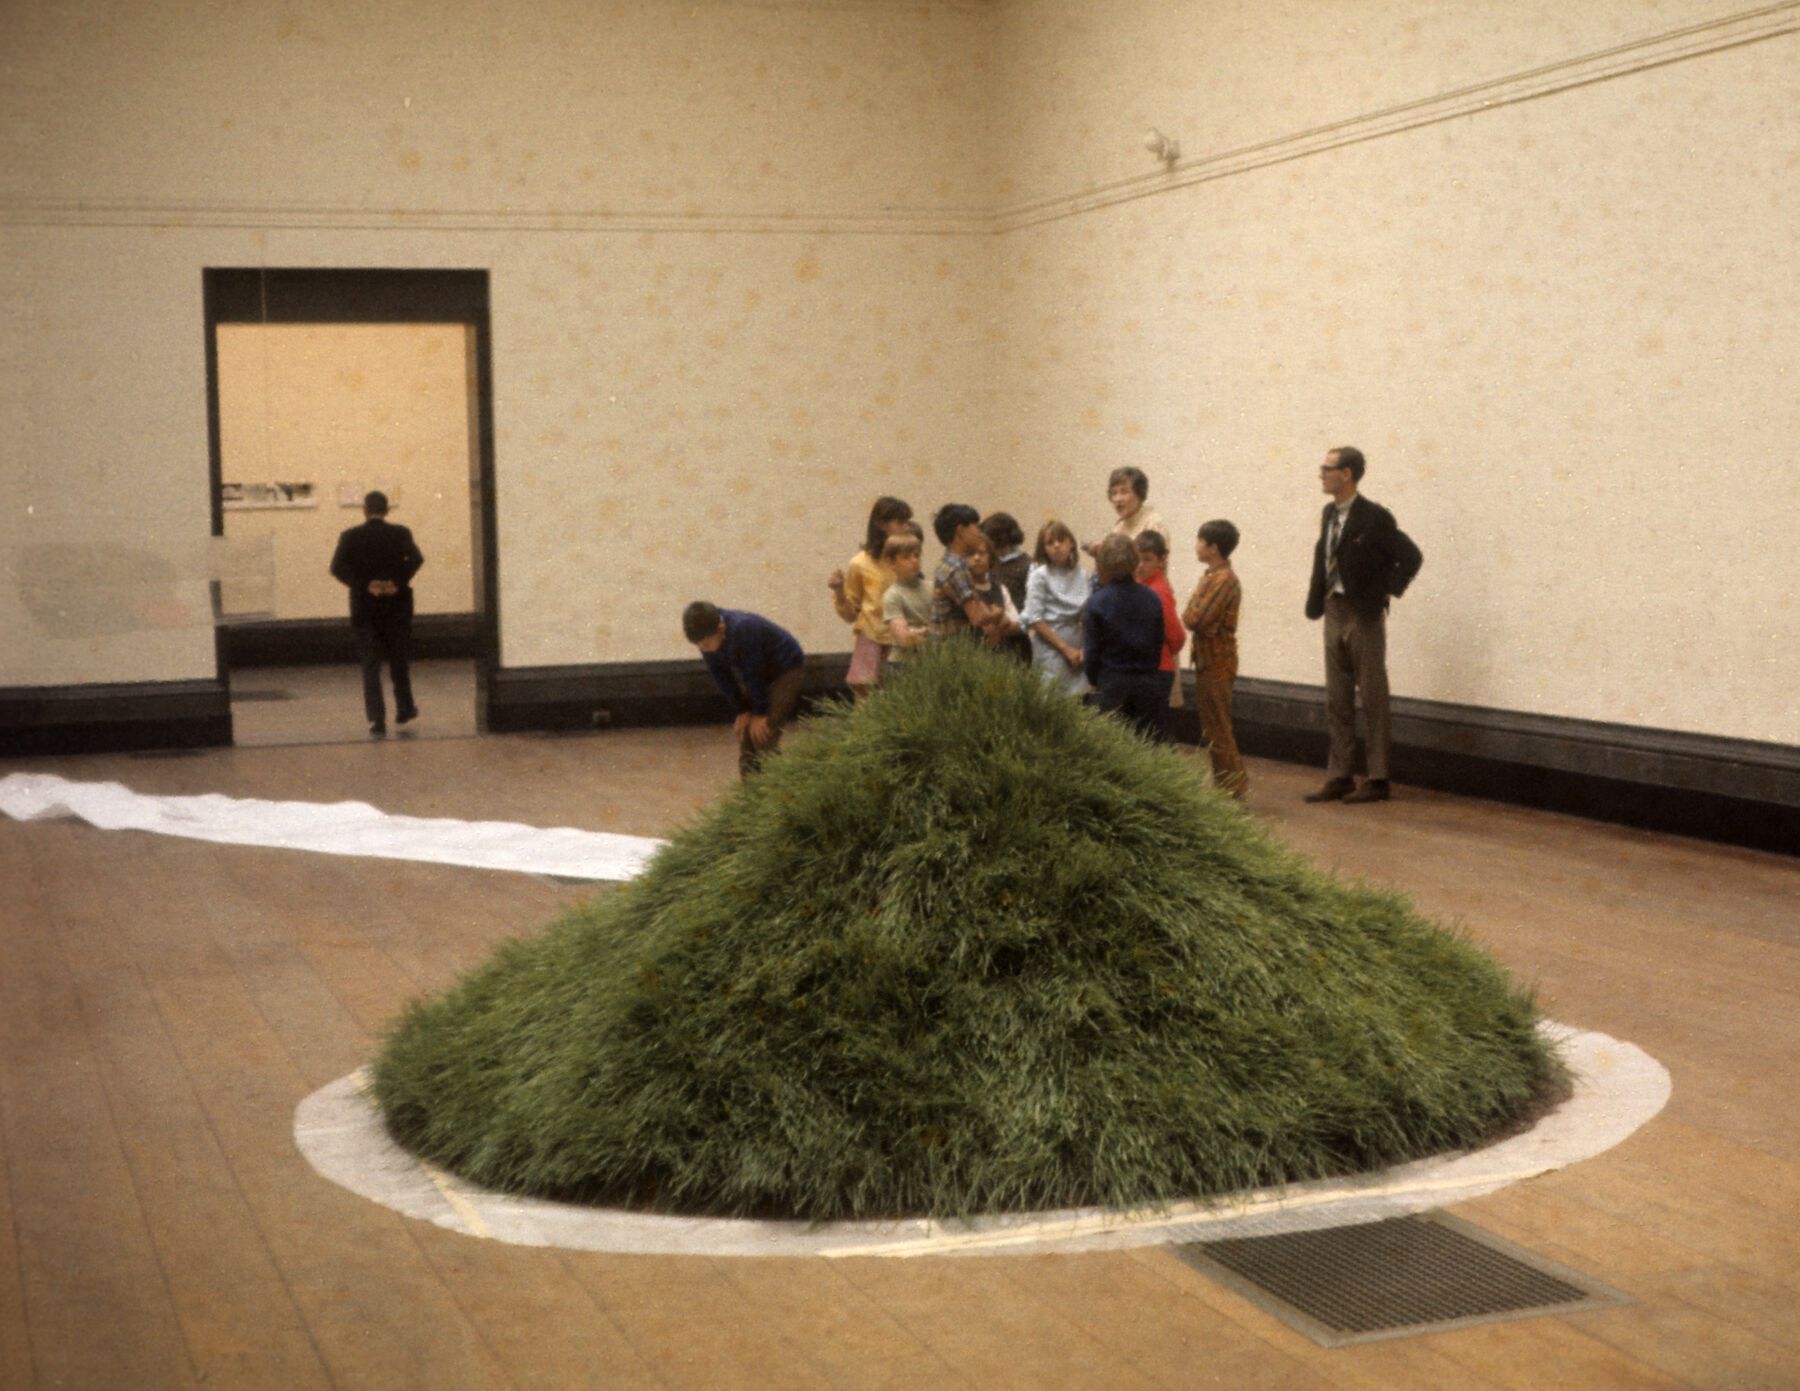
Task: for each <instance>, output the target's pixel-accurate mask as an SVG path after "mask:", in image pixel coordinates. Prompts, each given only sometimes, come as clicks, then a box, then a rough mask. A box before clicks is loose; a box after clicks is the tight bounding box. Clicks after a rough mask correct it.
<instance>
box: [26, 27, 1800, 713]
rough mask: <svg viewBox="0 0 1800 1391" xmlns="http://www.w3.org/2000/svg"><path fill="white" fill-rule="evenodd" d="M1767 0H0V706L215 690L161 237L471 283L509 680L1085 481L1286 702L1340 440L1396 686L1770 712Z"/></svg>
mask: <svg viewBox="0 0 1800 1391" xmlns="http://www.w3.org/2000/svg"><path fill="white" fill-rule="evenodd" d="M1794 12H1795V6H1793V5H1791V4H1778V5H1774V6H1763V7H1760V8H1756V9H1747V8H1745V9H1741V10H1740V8H1739V7H1734V6H1731V5H1728V4H1720V3H1712V0H1630V3H1626V2H1625V0H1617V3H1610V2H1609V3H1599V4H1593V5H1582V6H1566V5H1558V6H1552V5H1548V4H1535V3H1533V4H1526V5H1518V6H1509V7H1508V9H1507V11H1506V21H1505V23H1504V24H1496V23H1495V19H1494V13H1493V11H1492V9H1491V7H1488V6H1483V5H1478V4H1475V3H1473V0H1455V2H1454V3H1432V4H1427V3H1425V2H1424V0H1367V3H1364V2H1363V0H1344V3H1336V4H1330V5H1320V4H1317V3H1314V0H1275V2H1274V3H1251V0H1217V2H1216V3H1207V4H1197V3H1179V2H1178V0H1160V3H1150V0H1010V2H1009V3H984V2H981V0H968V3H955V2H954V0H940V2H939V3H901V0H892V3H889V0H837V2H836V3H826V2H823V0H822V2H821V3H793V4H784V3H750V2H749V0H706V2H705V3H698V4H695V3H679V4H677V3H672V2H670V3H665V2H664V0H619V2H618V3H614V4H608V5H599V6H596V5H573V4H558V3H552V2H551V0H535V3H531V4H527V5H507V6H502V5H500V4H498V3H473V2H472V0H471V3H463V4H457V5H452V6H447V7H442V8H441V9H440V10H438V11H436V12H431V13H426V12H422V11H418V10H417V9H416V7H413V6H410V5H403V4H401V3H399V0H382V2H381V3H374V4H370V5H365V6H362V7H359V8H357V9H356V10H354V11H350V10H309V11H305V12H299V11H295V10H293V9H292V8H291V7H289V6H286V5H282V4H279V3H277V2H276V0H253V2H252V3H246V4H241V5H234V6H231V7H226V8H224V9H220V10H218V11H217V12H214V11H211V10H208V11H205V12H202V11H200V10H198V9H196V7H193V6H191V5H187V4H184V3H178V0H160V3H150V4H145V5H141V6H133V7H120V6H114V5H110V4H103V3H100V0H68V3H63V4H58V5H55V6H49V5H35V6H7V7H0V51H4V52H5V53H6V54H7V55H8V57H7V62H8V82H7V83H6V84H5V85H4V87H0V127H3V128H4V129H6V130H7V132H8V137H9V140H10V141H11V143H10V145H9V149H8V158H7V159H6V160H5V161H3V162H0V289H3V290H4V294H3V296H0V300H3V307H0V316H3V317H0V328H4V329H5V330H6V332H5V333H3V334H0V355H4V363H3V364H0V365H3V366H4V369H5V370H4V372H0V383H3V386H0V439H4V440H5V441H6V444H5V446H4V448H5V449H6V450H7V451H8V457H7V458H6V460H5V462H4V467H3V468H0V481H3V483H4V487H5V489H6V495H5V503H6V505H5V506H4V507H3V508H0V517H3V518H4V520H3V521H0V528H4V530H0V547H3V548H4V555H5V557H6V562H7V571H8V577H9V579H8V582H7V583H5V584H0V630H4V631H5V632H6V633H7V634H8V635H9V638H10V637H11V635H12V634H15V633H18V634H23V635H24V637H23V640H20V641H11V640H9V641H8V642H6V643H4V644H0V686H28V685H33V684H55V683H93V682H121V681H147V680H173V679H181V678H189V677H198V676H207V675H210V674H211V673H212V670H213V660H214V659H213V645H212V636H211V620H210V613H209V609H208V605H209V600H208V596H207V593H206V579H207V577H208V575H209V574H210V573H212V572H214V570H215V569H216V566H217V564H218V557H217V555H216V548H214V547H212V545H211V542H210V538H209V536H208V529H209V528H208V508H209V497H208V481H207V456H206V438H207V422H206V399H207V397H206V381H205V369H204V357H203V341H202V323H203V318H202V304H201V271H202V269H203V268H205V267H209V266H259V265H262V266H277V267H307V266H354V267H417V268H479V269H484V270H486V271H487V272H488V273H489V282H490V304H491V327H492V348H493V380H494V400H493V406H494V422H495V467H496V524H497V532H498V536H499V565H498V571H499V574H498V583H499V595H500V643H501V653H500V656H501V660H502V661H503V662H504V663H505V664H506V665H508V666H510V667H534V666H560V665H582V664H589V663H619V662H637V661H647V660H663V659H671V658H685V657H687V656H689V655H690V653H689V650H688V649H687V648H686V647H685V645H684V644H683V643H682V642H681V640H680V637H679V633H678V631H677V626H676V622H675V615H676V613H677V611H678V609H679V607H680V605H681V604H682V603H683V602H685V600H687V599H688V598H690V597H694V596H696V595H706V596H709V597H713V598H715V599H717V600H719V601H721V602H724V603H728V604H730V603H742V604H746V605H748V606H751V607H757V608H760V609H762V610H763V611H765V612H769V613H771V614H774V615H777V616H778V617H780V618H782V619H783V620H784V621H786V622H787V623H788V624H789V626H791V627H792V628H793V629H794V631H795V632H796V633H797V634H799V636H800V637H801V639H802V641H803V642H804V643H806V644H807V645H808V646H809V647H810V648H813V649H814V650H820V651H830V650H834V649H836V650H841V649H842V648H844V647H846V646H847V633H846V632H845V630H844V629H843V627H842V625H841V624H840V623H839V622H838V620H837V619H836V618H835V616H834V615H833V614H832V613H831V611H830V609H829V607H828V606H827V604H826V602H825V598H826V596H825V592H824V588H823V577H824V574H825V573H826V571H828V570H829V569H830V568H832V567H833V566H835V565H838V564H840V563H841V562H842V561H843V559H844V558H845V557H846V556H847V555H848V553H849V551H850V550H851V548H852V547H853V546H854V545H855V543H856V539H857V536H858V534H859V531H860V527H861V522H862V518H863V516H864V515H865V513H866V510H867V507H868V504H869V501H870V500H871V499H872V497H873V496H874V495H875V494H876V493H878V492H883V491H894V492H898V493H900V494H901V495H903V496H906V497H909V498H910V499H912V500H913V501H914V502H915V503H916V504H918V505H919V506H920V507H921V508H922V509H924V508H927V507H929V506H932V505H935V504H936V503H938V502H941V501H944V500H946V499H948V498H956V499H959V500H966V501H970V502H973V503H975V504H976V505H978V506H982V507H984V508H986V507H995V506H1004V507H1008V508H1010V509H1012V510H1014V511H1015V512H1017V513H1018V514H1019V516H1020V518H1021V520H1022V521H1024V522H1025V523H1026V524H1027V526H1033V525H1035V524H1036V523H1037V522H1038V521H1040V520H1041V519H1042V518H1043V516H1044V515H1046V514H1048V513H1056V514H1059V515H1063V516H1066V517H1068V518H1069V519H1070V520H1071V521H1072V522H1074V523H1075V524H1076V527H1077V529H1078V530H1079V531H1081V532H1082V533H1083V534H1084V535H1089V534H1093V533H1094V532H1096V531H1097V530H1098V529H1100V528H1101V527H1103V526H1104V525H1105V524H1106V523H1107V521H1108V520H1109V514H1108V512H1107V509H1106V506H1105V501H1104V496H1103V493H1104V480H1105V475H1106V472H1107V471H1108V470H1109V469H1110V468H1112V467H1113V466H1115V465H1117V464H1121V463H1131V464H1137V465H1140V466H1141V467H1143V468H1145V469H1146V471H1147V472H1148V473H1149V474H1150V475H1151V478H1152V482H1153V491H1152V498H1151V501H1152V503H1153V504H1154V505H1156V506H1158V507H1159V508H1160V510H1162V511H1163V513H1164V514H1165V516H1167V517H1168V518H1169V520H1170V522H1171V523H1172V526H1173V529H1174V530H1176V531H1177V533H1178V535H1179V536H1180V539H1179V540H1178V541H1177V547H1178V549H1177V555H1178V557H1179V563H1178V566H1177V570H1176V576H1175V578H1176V582H1177V585H1178V587H1185V586H1186V585H1187V584H1189V583H1191V582H1192V580H1193V578H1194V570H1195V567H1194V565H1193V562H1192V560H1191V558H1189V557H1190V555H1191V552H1190V551H1189V550H1188V549H1187V546H1188V545H1189V544H1190V541H1189V538H1191V532H1192V529H1193V527H1194V525H1195V524H1196V523H1197V522H1198V521H1199V520H1201V519H1202V518H1203V517H1205V516H1211V515H1226V516H1230V517H1232V518H1233V519H1234V520H1236V521H1237V522H1238V523H1239V524H1240V526H1241V527H1242V528H1243V530H1244V533H1245V537H1246V539H1245V542H1244V547H1243V550H1242V552H1241V553H1240V558H1239V567H1240V570H1241V572H1242V574H1243V576H1244V579H1245V582H1246V587H1247V590H1248V593H1249V600H1248V605H1247V608H1246V614H1245V620H1244V631H1243V635H1242V636H1243V643H1244V654H1245V655H1244V668H1245V673H1246V675H1248V676H1252V677H1263V678H1269V679H1274V680H1288V681H1295V682H1316V681H1317V680H1318V679H1319V674H1318V656H1317V631H1316V629H1314V628H1313V627H1311V626H1310V625H1308V624H1306V623H1305V622H1304V620H1303V619H1302V618H1300V616H1299V614H1300V602H1301V597H1302V593H1303V585H1304V582H1305V577H1306V576H1305V567H1306V554H1307V548H1308V546H1309V544H1310V541H1311V538H1312V535H1313V531H1314V528H1315V527H1316V524H1317V516H1318V507H1319V504H1320V501H1321V499H1320V497H1319V495H1318V492H1317V481H1316V472H1315V471H1316V468H1317V464H1318V461H1319V458H1320V456H1321V455H1322V454H1323V452H1324V450H1325V449H1326V448H1327V447H1329V446H1331V445H1334V444H1338V443H1346V442H1354V443H1357V444H1360V445H1361V446H1362V447H1363V448H1364V449H1365V450H1366V451H1367V452H1368V454H1369V458H1370V461H1371V472H1370V476H1369V479H1368V482H1367V491H1368V492H1369V493H1370V495H1371V496H1373V497H1375V498H1376V499H1377V500H1380V501H1382V502H1385V503H1387V504H1388V505H1390V506H1392V507H1393V508H1394V509H1395V510H1396V512H1397V513H1398V514H1399V516H1400V518H1401V521H1402V523H1403V524H1404V525H1405V526H1406V527H1407V528H1408V529H1409V531H1411V532H1412V533H1413V535H1414V536H1415V537H1417V539H1418V540H1419V541H1420V543H1421V544H1422V546H1423V547H1424V549H1425V552H1426V555H1427V563H1426V569H1425V572H1424V574H1423V575H1422V576H1421V578H1420V580H1419V582H1418V585H1417V586H1416V587H1415V589H1414V590H1413V592H1411V593H1409V594H1408V596H1407V597H1406V598H1405V599H1404V600H1402V601H1401V603H1400V604H1399V605H1398V606H1397V609H1396V613H1395V617H1394V620H1393V640H1392V644H1391V645H1392V652H1393V670H1394V678H1395V685H1396V689H1397V690H1399V691H1400V692H1402V693H1403V694H1407V695H1412V696H1419V697H1425V698H1429V699H1435V700H1442V701H1453V702H1465V703H1469V704H1473V705H1479V706H1485V707H1491V708H1495V709H1503V710H1517V711H1523V712H1530V713H1535V714H1542V715H1552V716H1575V717H1586V718H1592V719H1598V720H1607V721H1618V722H1623V723H1627V724H1639V725H1644V726H1650V727H1660V728H1671V729H1676V730H1688V731H1694V732H1699V733H1707V734H1717V735H1735V736H1741V737H1744V738H1751V739H1763V740H1776V741H1792V740H1794V739H1796V738H1797V737H1800V712H1797V711H1796V706H1795V696H1794V692H1795V691H1796V690H1800V671H1797V670H1796V665H1795V663H1796V657H1795V655H1794V654H1795V653H1796V652H1800V609H1797V608H1796V604H1795V601H1794V600H1793V599H1792V598H1791V597H1790V594H1789V591H1790V589H1791V574H1792V562H1791V546H1790V545H1789V544H1788V542H1787V540H1786V533H1787V531H1788V530H1789V529H1790V528H1789V522H1788V519H1790V518H1791V517H1793V516H1795V515H1800V475H1797V474H1796V473H1795V471H1794V470H1793V469H1791V468H1790V467H1788V466H1787V465H1786V463H1785V459H1784V454H1785V450H1786V448H1787V445H1788V443H1789V441H1790V440H1791V439H1792V438H1793V437H1794V435H1795V433H1796V432H1795V430H1794V428H1793V427H1794V424H1795V422H1794V409H1793V405H1792V401H1793V399H1794V393H1793V381H1792V370H1791V366H1790V364H1791V363H1792V362H1793V361H1795V360H1800V351H1796V349H1797V348H1800V343H1797V342H1796V337H1795V335H1796V329H1795V324H1796V322H1797V316H1796V313H1795V310H1796V307H1800V306H1797V304H1796V300H1797V298H1800V295H1797V291H1796V272H1795V268H1794V258H1793V256H1792V247H1791V228H1792V227H1793V226H1794V225H1795V224H1796V212H1797V211H1800V209H1797V208H1796V206H1795V202H1796V188H1797V187H1800V181H1797V180H1796V178H1795V171H1796V167H1797V161H1800V153H1797V145H1796V141H1797V139H1800V136H1797V130H1796V125H1795V123H1794V122H1793V121H1792V119H1791V112H1792V111H1793V110H1794V109H1795V107H1796V102H1795V98H1796V97H1797V96H1800V91H1797V90H1796V83H1797V81H1800V76H1797V75H1800V62H1797V61H1796V58H1797V57H1800V53H1797V48H1796V45H1797V43H1800V40H1797V39H1796V38H1795V36H1794V33H1793V29H1794V28H1795V22H1794ZM1784 25H1785V26H1786V27H1785V28H1783V26H1784ZM1151 126H1155V127H1159V128H1162V129H1163V130H1165V131H1166V132H1167V133H1168V134H1170V135H1171V136H1174V137H1175V138H1177V139H1179V140H1180V141H1181V145H1182V157H1181V159H1180V160H1179V161H1177V162H1176V163H1175V165H1173V166H1172V167H1170V168H1166V169H1165V168H1164V167H1162V166H1161V165H1159V164H1158V163H1157V162H1156V161H1155V160H1154V159H1153V158H1152V157H1151V156H1150V155H1149V154H1148V153H1147V152H1146V151H1145V150H1144V148H1143V145H1142V141H1143V137H1144V132H1145V130H1146V128H1148V127H1151ZM1181 533H1185V535H1180V534H1181ZM421 543H422V544H423V545H424V547H425V549H426V550H427V552H428V553H432V552H433V545H434V544H435V538H430V537H427V536H423V535H422V536H421Z"/></svg>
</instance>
